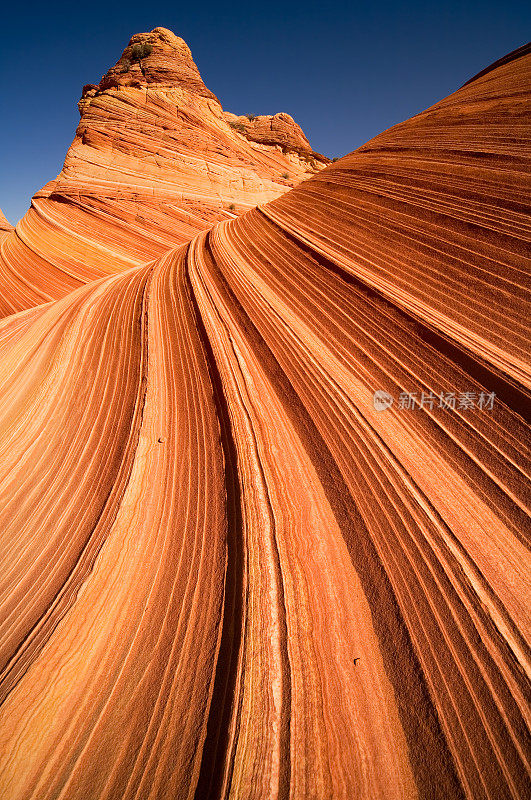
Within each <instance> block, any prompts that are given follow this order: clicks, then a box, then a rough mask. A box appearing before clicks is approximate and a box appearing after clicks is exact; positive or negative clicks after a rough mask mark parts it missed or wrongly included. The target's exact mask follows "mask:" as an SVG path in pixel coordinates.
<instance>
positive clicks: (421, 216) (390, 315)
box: [0, 49, 531, 800]
mask: <svg viewBox="0 0 531 800" xmlns="http://www.w3.org/2000/svg"><path fill="white" fill-rule="evenodd" d="M530 61H531V56H530V55H529V52H528V50H526V49H523V50H522V51H520V52H517V53H515V54H512V55H511V56H510V57H508V58H507V59H505V60H503V61H502V62H500V63H499V64H497V65H493V67H492V68H491V69H490V70H487V71H485V72H484V73H483V74H481V75H480V76H478V77H477V78H475V79H474V80H472V81H471V82H469V83H468V84H466V85H465V86H464V87H463V88H462V89H460V90H459V91H457V92H456V93H455V94H453V95H451V96H450V97H449V98H447V99H446V100H443V101H441V102H440V103H438V104H436V105H435V106H433V107H432V108H430V109H428V110H427V111H425V112H424V113H422V114H420V115H418V116H417V117H415V118H413V119H412V120H409V121H408V122H405V123H403V124H401V125H398V126H396V127H394V128H392V129H390V130H389V131H386V132H385V133H383V134H382V135H381V136H378V137H376V139H374V140H372V141H371V142H369V143H368V144H367V145H365V146H364V147H362V148H360V149H359V150H358V151H356V152H355V153H352V154H351V155H349V156H347V157H345V158H344V159H342V160H341V161H339V162H338V163H337V164H334V165H332V166H330V167H328V168H327V169H325V170H323V171H321V172H319V173H318V174H316V175H315V176H314V177H313V178H311V179H310V180H308V181H306V182H304V183H303V184H301V185H300V186H298V187H297V188H295V189H293V190H292V191H290V192H288V193H286V194H284V195H283V196H282V197H280V198H278V199H276V200H274V201H273V202H269V203H263V204H260V205H259V206H258V207H257V208H255V209H252V210H250V211H248V212H247V213H245V214H243V215H242V216H240V217H238V218H235V219H231V220H225V221H220V222H218V223H217V224H216V225H214V226H213V227H211V228H210V229H209V230H203V231H202V232H200V233H199V234H198V235H197V236H196V237H195V238H193V239H191V240H190V241H189V242H188V243H185V244H184V245H182V246H181V247H177V248H173V247H171V246H170V247H167V249H166V251H165V252H163V253H160V247H159V246H161V243H160V242H159V244H158V245H156V246H155V245H153V250H152V254H151V255H152V257H151V258H150V257H149V252H148V251H149V246H148V234H147V233H146V238H142V237H140V238H139V240H138V241H139V244H138V250H137V251H135V252H134V253H133V254H132V255H131V263H129V265H127V264H126V263H125V261H126V259H124V257H123V254H124V253H126V252H127V248H128V247H129V246H130V245H129V242H134V241H136V239H135V236H136V235H137V233H138V231H137V229H136V228H135V226H134V225H131V228H128V217H127V216H124V217H123V218H122V222H121V223H120V225H118V223H116V225H117V231H118V232H117V234H116V241H115V240H113V238H112V237H111V238H110V239H109V241H108V243H107V248H108V259H109V268H108V269H107V272H106V274H105V275H100V277H98V279H96V280H90V276H89V274H88V272H89V271H90V270H88V268H87V274H85V275H84V274H82V271H79V272H78V273H76V276H75V281H73V283H76V285H77V288H75V287H74V286H73V287H72V288H74V290H73V291H70V292H67V290H68V287H67V285H66V284H67V282H66V280H62V281H61V280H57V281H52V280H51V277H50V276H52V275H55V276H56V277H57V276H58V275H59V274H61V275H64V274H66V265H65V261H64V260H63V258H67V257H69V254H63V256H62V257H59V256H58V258H57V267H56V272H53V269H54V262H53V259H52V256H51V253H52V251H53V248H54V246H55V245H54V242H56V241H57V240H55V239H53V238H52V239H51V240H50V241H49V242H48V241H45V242H44V243H43V247H44V248H45V249H46V259H47V264H48V265H49V267H46V269H44V271H43V269H42V261H41V260H38V261H36V262H35V264H32V262H31V257H30V255H29V252H28V253H26V254H25V258H24V259H23V260H21V263H20V264H18V262H17V261H16V258H15V261H13V260H11V262H10V266H9V267H6V268H5V270H4V272H3V273H2V276H3V279H4V280H5V283H4V286H5V287H7V286H8V283H9V280H11V281H12V283H11V286H12V288H13V292H14V293H15V294H16V299H13V297H11V298H10V295H9V293H8V291H7V288H6V289H5V292H4V294H3V301H4V303H5V307H6V312H5V313H8V308H7V307H8V306H9V304H10V303H12V304H13V305H15V304H16V303H19V304H20V306H21V308H23V309H24V310H20V311H19V313H16V314H13V315H11V316H6V317H5V318H4V319H3V321H1V322H0V351H1V359H0V365H1V367H0V369H1V372H2V404H1V406H0V431H1V433H2V438H1V441H0V485H1V488H0V491H1V496H2V504H1V510H0V517H1V525H0V535H1V537H2V569H1V571H0V574H1V575H2V587H1V597H2V615H1V619H2V627H1V640H0V641H1V648H2V676H1V687H2V706H1V711H0V786H1V789H0V793H1V795H2V796H3V797H7V798H9V800H29V799H30V798H31V799H32V800H52V798H54V800H55V799H59V798H61V800H86V799H87V800H88V798H90V800H92V799H93V798H94V799H95V800H96V799H97V800H111V799H112V800H114V799H115V798H127V800H133V798H135V799H136V800H162V799H164V800H166V798H168V800H169V798H172V800H174V799H175V798H179V800H180V799H181V798H197V800H202V799H203V798H238V799H239V800H258V799H260V800H266V798H267V799H269V798H282V799H284V798H297V800H307V799H308V798H311V799H312V800H329V799H330V798H341V799H342V800H373V799H374V800H380V798H385V800H395V799H396V800H398V799H399V798H400V799H401V800H404V799H405V798H408V799H409V798H423V799H425V800H428V798H429V799H430V800H432V799H436V800H454V799H457V798H459V800H462V799H463V798H467V799H468V800H483V799H484V798H485V799H487V798H489V800H505V798H517V799H520V798H525V797H528V796H529V793H530V782H529V744H530V743H529V644H528V642H529V591H528V588H529V557H528V552H529V550H528V532H529V513H528V511H529V510H528V508H527V506H526V502H527V501H528V499H529V493H528V486H529V484H528V475H527V472H528V468H529V452H528V442H529V429H528V427H527V426H526V424H525V422H524V411H525V409H526V408H527V407H528V404H529V391H530V381H529V363H530V362H529V352H528V342H527V341H526V338H525V330H524V324H525V321H526V319H528V317H526V313H527V314H528V312H529V306H528V304H526V302H528V287H527V286H526V276H527V272H526V267H527V266H528V262H526V252H528V248H529V238H530V237H529V215H528V208H526V205H525V188H526V180H528V164H529V139H528V126H527V127H526V123H527V122H528V115H529V72H530V70H529V68H530ZM93 196H94V198H96V197H97V189H96V187H94V195H93ZM48 202H52V201H51V199H49V200H48ZM94 202H96V201H94ZM109 202H110V201H109ZM120 202H121V200H120V198H118V197H116V198H115V199H114V200H113V203H115V205H116V209H118V208H119V206H120ZM127 202H129V201H128V199H127V198H125V201H124V208H127ZM34 206H36V207H35V208H34V209H33V210H34V211H35V214H37V213H38V208H37V207H38V203H34ZM69 208H70V207H69V206H68V204H67V205H66V206H65V214H66V213H67V212H68V210H69ZM150 213H151V212H150ZM153 213H155V212H153ZM115 217H116V218H118V217H119V213H118V211H116V214H115ZM26 221H27V224H28V226H31V224H33V223H32V222H31V220H30V219H29V218H28V219H27V220H26ZM112 224H114V223H112ZM176 224H177V223H176ZM109 225H110V226H111V222H109ZM72 227H74V223H73V222H72ZM177 227H178V226H177ZM203 227H205V228H207V225H204V226H203ZM148 228H149V226H148V227H147V228H146V230H148ZM87 230H88V229H87ZM109 230H111V227H110V228H109ZM165 230H170V228H167V229H166V228H165ZM99 231H100V233H96V234H94V236H95V238H98V237H100V238H99V242H100V244H101V229H99ZM124 232H125V233H124ZM122 234H123V237H124V238H122ZM181 234H182V229H181ZM13 235H14V234H13V232H10V231H9V226H6V227H5V228H3V233H2V236H3V239H2V240H1V242H2V244H4V245H5V242H6V240H9V241H11V242H12V240H11V239H10V237H12V236H13ZM19 235H20V234H19ZM50 235H51V234H50ZM182 235H184V234H182ZM10 246H11V245H10ZM98 246H100V245H98ZM13 247H15V246H14V245H13ZM113 248H116V253H117V255H116V261H115V262H114V261H113V252H114V250H113ZM526 248H527V250H526ZM15 249H16V248H15ZM17 252H21V251H17ZM139 253H141V255H142V258H140V257H139V255H138V254H139ZM12 258H13V257H12ZM135 259H138V260H140V261H142V260H143V261H144V262H145V263H144V265H140V266H139V265H135V264H133V262H134V261H135ZM16 264H18V269H17V275H18V279H17V280H18V283H16V282H15V280H14V278H13V275H14V274H15V266H14V265H16ZM113 264H114V266H113ZM127 266H129V268H126V267H127ZM91 269H93V267H92V266H91ZM101 271H102V272H105V270H104V269H103V268H102V270H101ZM113 272H114V273H115V274H110V273H113ZM6 276H7V277H6ZM49 277H50V283H49V284H46V280H48V278H49ZM32 281H33V285H34V286H35V287H36V288H35V292H34V295H33V297H34V300H35V302H34V303H32V295H31V292H30V291H29V289H28V287H29V286H30V285H31V284H32ZM39 281H40V282H39ZM84 282H85V284H86V285H83V283H84ZM23 287H25V288H23ZM45 292H48V294H49V297H48V299H49V300H52V302H48V303H45V304H42V305H37V303H38V302H39V300H38V299H37V296H38V295H39V293H40V294H41V296H42V294H43V293H45ZM54 297H55V298H56V299H55V300H54ZM377 389H381V390H385V391H387V392H388V393H390V394H391V395H393V396H394V397H395V398H398V396H399V394H400V393H401V392H416V393H417V395H418V396H420V393H421V392H424V393H425V394H426V395H428V394H430V393H432V394H433V395H434V396H435V397H438V396H439V394H440V392H449V391H453V392H455V393H457V394H459V393H467V392H473V393H475V395H476V396H479V394H480V393H481V392H484V393H488V392H492V391H495V392H496V399H495V402H494V405H493V408H492V410H488V409H479V408H477V405H476V406H474V407H470V408H459V407H457V406H456V408H455V409H452V408H439V407H438V404H437V402H435V403H434V405H433V408H430V406H429V404H425V405H424V407H423V408H422V409H420V408H414V409H407V408H400V407H399V406H398V403H397V402H396V401H395V403H394V404H393V406H392V407H391V408H389V409H387V410H386V411H385V412H378V411H376V410H375V409H374V408H373V403H372V396H373V393H374V391H375V390H377ZM526 490H527V494H526Z"/></svg>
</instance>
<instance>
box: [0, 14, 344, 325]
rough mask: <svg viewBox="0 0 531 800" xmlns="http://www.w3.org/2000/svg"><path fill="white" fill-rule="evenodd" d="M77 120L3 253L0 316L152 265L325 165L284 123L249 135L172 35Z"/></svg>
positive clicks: (82, 106) (82, 105) (119, 70)
mask: <svg viewBox="0 0 531 800" xmlns="http://www.w3.org/2000/svg"><path fill="white" fill-rule="evenodd" d="M142 45H145V46H148V47H149V48H151V51H150V52H149V54H148V55H146V56H145V57H142V58H135V57H134V56H133V53H134V52H135V50H134V48H135V47H137V48H138V47H142ZM79 110H80V114H81V119H80V122H79V126H78V128H77V131H76V136H75V139H74V141H73V143H72V145H71V147H70V149H69V150H68V153H67V156H66V159H65V163H64V166H63V169H62V171H61V173H60V175H59V176H58V177H57V179H56V180H54V181H51V182H50V183H48V184H47V185H46V186H45V187H44V188H43V189H42V190H41V191H39V192H37V193H36V195H35V196H34V198H33V200H32V204H31V208H30V210H29V211H28V213H27V214H26V215H25V217H24V218H23V219H22V220H21V221H20V222H19V224H18V225H17V226H16V231H15V232H13V234H12V236H10V237H8V238H6V239H5V240H4V241H3V242H2V244H1V246H0V295H1V299H0V314H2V315H7V314H10V313H14V312H16V311H20V310H22V309H25V308H29V307H32V306H34V305H37V304H39V303H42V302H45V301H48V300H54V299H57V298H59V297H62V296H63V295H64V294H67V293H68V292H70V291H72V290H73V289H76V288H77V287H79V286H81V285H83V284H84V283H88V282H90V281H92V280H95V279H97V278H99V277H103V276H105V275H108V274H112V273H117V272H121V271H123V270H125V269H130V268H132V267H135V266H139V265H141V264H146V263H148V262H150V261H153V260H154V259H155V258H157V257H159V256H161V255H162V254H163V253H165V252H167V251H168V250H169V249H170V248H172V247H175V246H176V245H178V244H181V243H182V242H186V241H189V240H190V239H191V238H192V237H193V236H194V235H195V234H197V233H198V232H199V231H201V230H204V229H205V228H209V227H211V226H212V225H213V224H214V223H215V222H216V221H219V220H221V219H227V218H232V217H234V216H236V215H237V214H240V213H242V212H244V211H246V210H248V209H249V208H252V207H254V206H255V205H257V203H260V202H265V201H267V200H271V199H273V198H275V197H278V196H279V195H280V194H282V193H284V192H286V191H288V190H289V189H290V188H291V187H293V186H296V185H297V184H298V183H300V181H301V180H305V179H307V178H309V177H311V176H312V175H314V174H315V173H316V172H318V171H319V170H320V169H322V168H323V167H324V166H325V165H326V164H327V163H328V162H329V159H327V158H325V157H324V156H321V155H319V154H318V153H314V152H313V151H312V149H311V147H310V145H309V143H308V141H307V139H306V137H305V136H304V134H303V132H302V131H301V129H300V128H299V126H298V125H297V124H296V123H295V122H294V121H293V119H292V118H291V117H290V116H289V115H288V114H277V115H275V116H273V117H258V118H257V119H256V121H254V122H253V123H252V124H251V123H250V122H249V121H248V120H247V119H246V118H245V119H246V122H247V128H252V130H256V133H255V134H254V135H253V134H252V133H249V132H248V131H247V129H246V127H245V126H244V125H243V123H241V122H238V119H239V118H237V117H235V115H233V114H229V113H227V112H224V111H223V109H222V107H221V105H220V103H219V101H218V99H217V98H216V97H215V95H214V94H212V92H210V91H209V90H208V89H207V88H206V86H205V85H204V83H203V81H202V79H201V75H200V74H199V71H198V69H197V67H196V65H195V63H194V61H193V59H192V55H191V53H190V50H189V48H188V46H187V45H186V43H185V42H184V41H183V40H182V39H180V38H179V37H177V36H175V35H174V34H173V33H172V32H171V31H169V30H167V29H165V28H155V29H154V30H153V31H151V33H143V34H136V35H135V36H133V37H132V38H131V41H130V43H129V45H128V46H127V47H126V49H125V50H124V52H123V53H122V56H121V58H120V59H119V61H118V62H117V64H116V65H115V66H114V67H113V68H111V69H110V70H109V71H108V72H107V73H106V75H104V76H103V78H102V79H101V81H100V83H99V84H98V85H95V84H88V85H87V86H85V87H84V88H83V97H82V99H81V100H80V102H79ZM267 131H269V135H266V132H267Z"/></svg>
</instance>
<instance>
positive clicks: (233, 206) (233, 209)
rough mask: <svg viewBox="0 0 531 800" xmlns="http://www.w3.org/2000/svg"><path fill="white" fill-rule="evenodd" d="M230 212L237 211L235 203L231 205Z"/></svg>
mask: <svg viewBox="0 0 531 800" xmlns="http://www.w3.org/2000/svg"><path fill="white" fill-rule="evenodd" d="M229 211H236V206H235V205H234V203H231V204H230V206H229Z"/></svg>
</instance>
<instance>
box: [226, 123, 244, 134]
mask: <svg viewBox="0 0 531 800" xmlns="http://www.w3.org/2000/svg"><path fill="white" fill-rule="evenodd" d="M229 125H230V126H231V128H234V130H235V131H239V132H240V133H245V125H244V124H243V122H229Z"/></svg>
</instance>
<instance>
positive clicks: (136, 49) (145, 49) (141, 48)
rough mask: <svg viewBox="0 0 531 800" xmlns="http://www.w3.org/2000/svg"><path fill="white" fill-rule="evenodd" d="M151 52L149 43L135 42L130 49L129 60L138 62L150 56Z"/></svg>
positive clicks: (151, 48)
mask: <svg viewBox="0 0 531 800" xmlns="http://www.w3.org/2000/svg"><path fill="white" fill-rule="evenodd" d="M152 52H153V47H152V45H150V44H149V42H137V43H136V44H134V45H133V47H132V49H131V58H135V59H138V60H140V59H141V58H145V57H146V56H149V55H151V53H152Z"/></svg>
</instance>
